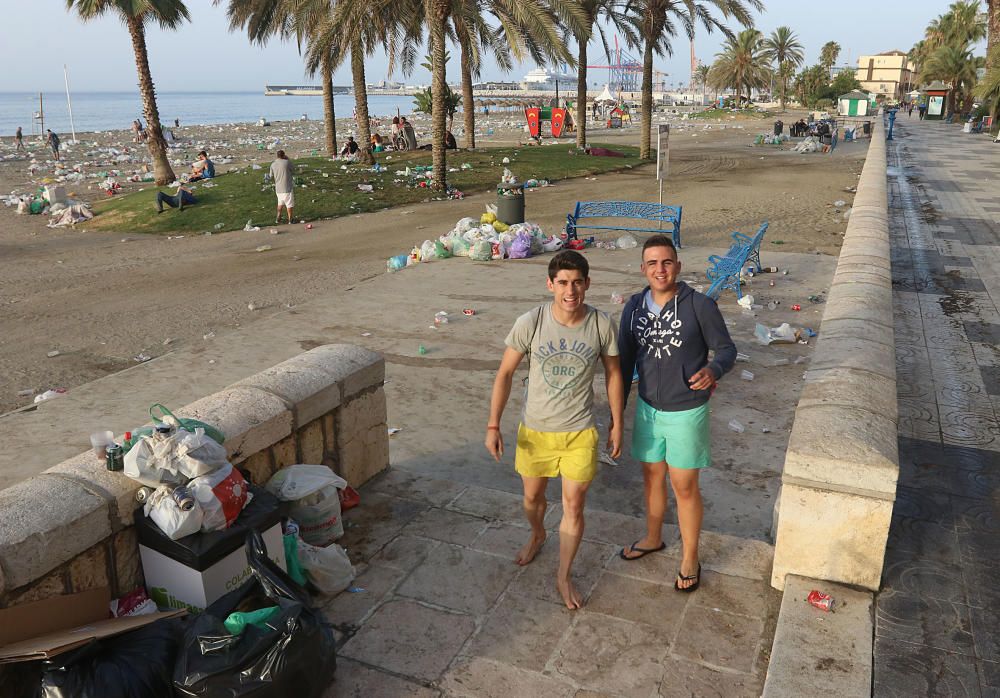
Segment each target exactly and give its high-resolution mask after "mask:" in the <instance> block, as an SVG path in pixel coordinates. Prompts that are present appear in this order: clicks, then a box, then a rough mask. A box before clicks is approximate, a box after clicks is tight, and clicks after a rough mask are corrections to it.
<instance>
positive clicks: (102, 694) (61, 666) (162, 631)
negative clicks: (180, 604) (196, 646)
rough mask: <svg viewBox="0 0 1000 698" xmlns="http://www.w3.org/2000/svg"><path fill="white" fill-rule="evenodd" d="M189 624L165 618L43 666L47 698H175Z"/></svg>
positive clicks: (71, 652) (43, 691) (43, 689)
mask: <svg viewBox="0 0 1000 698" xmlns="http://www.w3.org/2000/svg"><path fill="white" fill-rule="evenodd" d="M183 635H184V621H183V620H182V619H180V618H164V619H162V620H158V621H156V622H154V623H150V624H149V625H144V626H142V627H141V628H138V629H136V630H133V631H131V632H127V633H125V634H123V635H116V636H114V637H110V638H105V639H103V640H95V641H94V642H91V643H90V644H88V645H85V646H83V647H80V648H79V649H76V650H72V651H70V652H66V653H65V654H60V655H58V656H56V657H53V658H52V659H49V660H47V661H45V662H42V663H41V664H42V682H41V693H40V694H39V695H40V696H41V697H42V698H173V695H174V689H173V681H172V678H173V669H174V662H175V661H176V658H177V652H178V650H179V649H180V643H181V638H182V637H183Z"/></svg>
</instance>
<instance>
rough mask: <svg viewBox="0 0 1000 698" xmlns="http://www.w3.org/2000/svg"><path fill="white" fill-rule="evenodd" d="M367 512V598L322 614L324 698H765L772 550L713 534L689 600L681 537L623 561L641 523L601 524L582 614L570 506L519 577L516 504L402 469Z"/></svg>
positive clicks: (591, 538) (357, 539)
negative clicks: (566, 527)
mask: <svg viewBox="0 0 1000 698" xmlns="http://www.w3.org/2000/svg"><path fill="white" fill-rule="evenodd" d="M363 497H364V504H365V505H364V506H363V507H359V508H358V509H355V510H352V511H350V512H348V513H347V515H346V516H345V522H346V524H347V530H346V534H345V536H344V538H343V539H342V540H341V541H340V542H341V543H342V544H343V545H345V546H346V547H347V548H348V550H349V551H350V552H351V556H352V559H353V560H355V561H356V564H357V567H358V570H359V576H358V578H357V580H356V581H355V584H356V585H357V586H358V587H360V588H362V589H364V591H360V592H357V593H349V592H344V593H341V594H340V595H338V596H336V597H334V598H333V599H332V600H331V601H330V602H329V603H328V605H327V606H326V607H325V608H324V613H325V615H326V617H327V619H328V620H329V621H330V622H332V623H333V624H334V626H335V628H336V629H337V631H338V637H339V638H340V642H341V643H342V644H341V647H340V652H339V657H338V668H337V678H336V681H335V683H334V684H333V686H332V687H331V689H330V691H329V692H328V693H327V696H326V698H342V697H344V696H365V697H366V698H368V697H370V698H376V697H379V698H381V697H387V698H388V697H392V698H395V697H397V696H414V697H417V696H419V697H425V696H470V697H471V696H475V697H480V696H483V697H496V698H501V697H503V698H508V697H510V696H517V697H518V698H521V697H524V698H528V697H534V696H546V698H550V697H551V698H556V697H562V696H567V697H569V696H572V697H575V698H599V697H600V696H642V697H643V698H654V697H657V696H662V697H664V698H666V697H671V698H673V697H677V698H680V697H681V696H699V697H703V696H705V697H708V696H718V697H719V698H739V697H742V696H747V697H750V696H759V695H760V692H761V688H762V686H763V682H764V675H765V673H766V671H767V661H768V658H769V655H770V648H771V641H772V638H773V636H774V623H775V622H776V616H777V609H778V604H779V602H780V594H778V592H776V591H774V590H773V589H771V588H770V586H769V585H768V583H767V581H766V580H767V579H768V575H769V571H770V566H771V559H772V558H773V549H772V548H771V546H769V545H767V544H766V543H763V542H760V541H752V540H744V539H737V538H734V537H731V536H724V535H720V534H716V533H710V532H706V533H704V534H703V538H702V554H703V559H704V560H706V563H705V564H706V565H708V564H709V563H708V561H709V560H711V563H712V569H709V568H708V567H707V566H706V568H705V569H704V571H703V574H702V584H701V587H700V589H699V590H698V591H697V592H696V593H694V594H681V593H678V592H676V591H674V589H673V587H672V582H673V579H674V574H675V572H676V570H677V566H678V561H679V541H678V536H677V529H676V527H675V526H672V525H666V526H665V529H666V530H665V534H664V539H665V540H666V541H668V546H669V547H668V548H667V550H666V551H665V552H664V553H658V554H654V555H649V556H647V557H645V558H643V559H642V560H639V561H633V562H624V561H622V560H620V559H619V558H618V550H619V546H620V545H621V543H622V540H621V539H620V538H621V536H623V535H629V534H631V533H632V532H634V531H636V530H639V529H640V528H641V525H642V524H641V521H639V520H637V519H634V518H632V517H629V516H625V515H622V514H616V513H609V512H602V511H595V510H590V509H588V510H587V533H586V534H585V536H584V541H583V543H582V544H581V547H580V551H579V553H578V555H577V560H576V564H575V566H574V573H575V577H576V580H575V583H576V585H577V587H578V589H579V590H580V591H581V593H583V594H584V595H585V597H586V605H585V606H584V608H583V609H582V610H579V611H575V612H570V611H567V610H566V609H565V607H564V606H563V604H562V601H561V599H560V598H559V595H558V593H557V592H556V590H555V570H556V566H557V564H558V532H557V528H558V524H559V517H560V506H559V505H558V504H550V507H549V511H548V514H547V516H546V519H545V521H546V527H547V528H548V529H549V531H550V533H549V538H548V540H547V541H546V543H545V545H544V547H543V548H542V551H541V553H540V554H539V556H538V557H537V558H536V559H535V561H534V562H532V563H531V564H530V565H528V566H526V567H518V566H517V565H515V564H514V563H513V556H514V553H515V551H516V550H517V549H518V548H519V547H520V546H521V545H523V544H524V542H525V541H526V540H527V536H528V529H527V528H525V525H526V524H525V521H524V516H523V513H522V510H521V497H520V496H518V495H514V494H510V493H508V492H501V491H498V490H492V489H486V488H482V487H476V486H466V485H461V484H457V483H455V482H451V481H442V480H432V479H429V478H426V477H414V476H412V475H410V474H407V473H406V471H403V470H393V471H390V472H389V473H388V474H387V475H386V476H384V477H382V478H380V479H379V480H377V481H376V482H374V483H373V484H372V485H371V486H369V487H366V488H365V492H364V493H363Z"/></svg>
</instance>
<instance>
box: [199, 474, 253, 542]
mask: <svg viewBox="0 0 1000 698" xmlns="http://www.w3.org/2000/svg"><path fill="white" fill-rule="evenodd" d="M188 489H189V490H191V494H193V495H194V499H195V502H196V503H197V506H198V507H199V508H200V509H201V510H202V512H203V513H204V518H203V520H202V522H201V530H202V531H205V532H208V531H222V530H224V529H227V528H229V527H230V526H231V525H232V523H233V521H235V520H236V517H238V516H239V515H240V512H241V511H243V507H245V506H246V505H247V503H249V501H250V499H251V498H252V495H251V494H250V488H249V487H248V486H247V481H246V479H245V478H244V477H243V474H242V473H241V472H240V471H239V470H237V469H236V468H234V467H233V466H232V465H230V464H229V463H226V465H225V467H223V468H219V469H218V470H216V471H214V472H211V473H209V474H208V475H203V476H201V477H198V478H195V479H194V480H192V481H191V482H189V483H188Z"/></svg>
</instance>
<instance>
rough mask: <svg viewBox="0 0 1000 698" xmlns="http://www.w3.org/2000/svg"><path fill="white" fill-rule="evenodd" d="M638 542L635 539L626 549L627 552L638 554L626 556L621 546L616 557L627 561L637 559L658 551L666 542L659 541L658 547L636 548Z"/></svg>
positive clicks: (663, 547) (665, 545)
mask: <svg viewBox="0 0 1000 698" xmlns="http://www.w3.org/2000/svg"><path fill="white" fill-rule="evenodd" d="M638 543H639V541H636V542H635V543H633V544H632V545H630V546H628V550H629V552H632V553H640V554H639V555H636V556H635V557H627V556H626V555H625V548H622V549H621V551H620V552H619V553H618V557H620V558H621V559H622V560H628V561H632V560H638V559H639V558H643V557H646V556H647V555H649V554H650V553H658V552H660V551H661V550H664V549H665V548H666V547H667V544H666V543H660V547H659V548H637V547H635V546H636V545H638Z"/></svg>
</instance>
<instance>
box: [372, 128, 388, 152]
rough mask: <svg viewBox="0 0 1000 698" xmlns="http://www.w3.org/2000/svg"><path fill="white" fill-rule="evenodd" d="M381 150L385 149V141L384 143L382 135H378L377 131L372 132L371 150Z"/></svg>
mask: <svg viewBox="0 0 1000 698" xmlns="http://www.w3.org/2000/svg"><path fill="white" fill-rule="evenodd" d="M383 150H385V143H384V141H383V139H382V136H380V135H379V134H378V133H373V134H372V152H373V153H381V152H382V151H383Z"/></svg>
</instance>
